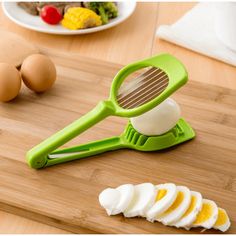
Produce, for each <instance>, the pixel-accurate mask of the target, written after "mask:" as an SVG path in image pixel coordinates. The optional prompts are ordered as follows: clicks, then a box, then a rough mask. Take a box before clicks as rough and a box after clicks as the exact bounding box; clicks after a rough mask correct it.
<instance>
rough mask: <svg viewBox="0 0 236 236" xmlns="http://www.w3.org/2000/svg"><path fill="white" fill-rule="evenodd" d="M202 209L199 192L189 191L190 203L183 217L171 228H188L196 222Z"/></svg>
mask: <svg viewBox="0 0 236 236" xmlns="http://www.w3.org/2000/svg"><path fill="white" fill-rule="evenodd" d="M201 209H202V195H201V193H199V192H195V191H191V202H190V205H189V207H188V209H187V210H186V212H185V213H184V215H183V216H182V217H181V218H180V219H179V220H178V221H176V222H174V223H172V225H173V226H175V227H177V228H180V227H183V228H189V227H190V226H191V225H192V223H193V222H194V221H195V220H196V218H197V215H198V213H199V212H200V211H201Z"/></svg>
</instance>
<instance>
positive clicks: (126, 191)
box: [113, 184, 134, 215]
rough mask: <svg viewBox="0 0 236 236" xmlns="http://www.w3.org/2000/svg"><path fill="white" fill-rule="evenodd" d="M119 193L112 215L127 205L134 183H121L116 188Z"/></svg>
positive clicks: (121, 210)
mask: <svg viewBox="0 0 236 236" xmlns="http://www.w3.org/2000/svg"><path fill="white" fill-rule="evenodd" d="M116 190H118V191H119V193H120V199H119V201H118V204H117V205H116V206H115V209H114V211H113V215H116V214H120V213H123V212H124V211H125V209H126V208H127V207H128V206H129V204H130V202H131V201H132V199H133V196H134V185H133V184H123V185H121V186H119V187H118V188H116Z"/></svg>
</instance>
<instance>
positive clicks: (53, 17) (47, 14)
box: [40, 5, 62, 25]
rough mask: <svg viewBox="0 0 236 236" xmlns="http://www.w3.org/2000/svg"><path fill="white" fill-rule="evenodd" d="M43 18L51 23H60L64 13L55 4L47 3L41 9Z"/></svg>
mask: <svg viewBox="0 0 236 236" xmlns="http://www.w3.org/2000/svg"><path fill="white" fill-rule="evenodd" d="M40 16H41V18H42V20H43V21H44V22H46V23H48V24H50V25H56V24H58V23H59V22H60V21H61V19H62V14H61V13H60V11H59V10H58V9H57V8H56V7H54V6H53V5H46V6H44V7H43V8H42V10H41V11H40Z"/></svg>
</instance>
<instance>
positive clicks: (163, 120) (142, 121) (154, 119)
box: [130, 98, 181, 136]
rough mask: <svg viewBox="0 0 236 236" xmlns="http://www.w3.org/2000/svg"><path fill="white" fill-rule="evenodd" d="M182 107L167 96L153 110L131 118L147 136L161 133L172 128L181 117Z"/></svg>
mask: <svg viewBox="0 0 236 236" xmlns="http://www.w3.org/2000/svg"><path fill="white" fill-rule="evenodd" d="M180 114H181V112H180V107H179V105H178V104H177V103H176V102H175V100H173V99H171V98H167V99H166V100H165V101H163V102H162V103H161V104H159V105H158V106H156V107H155V108H153V109H152V110H150V111H148V112H146V113H144V114H142V115H140V116H137V117H133V118H131V119H130V121H131V124H132V125H133V127H134V128H135V129H136V130H137V131H138V132H139V133H141V134H144V135H147V136H153V135H161V134H164V133H166V132H167V131H169V130H171V129H172V128H173V127H174V126H175V125H176V123H177V122H178V120H179V119H180Z"/></svg>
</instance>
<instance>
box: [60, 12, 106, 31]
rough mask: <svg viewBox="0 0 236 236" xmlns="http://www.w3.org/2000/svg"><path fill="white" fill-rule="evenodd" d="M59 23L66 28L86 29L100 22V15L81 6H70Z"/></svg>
mask: <svg viewBox="0 0 236 236" xmlns="http://www.w3.org/2000/svg"><path fill="white" fill-rule="evenodd" d="M61 24H62V25H63V26H64V27H65V28H68V29H71V30H76V29H86V28H90V27H95V26H99V25H101V24H102V21H101V17H100V16H99V15H97V14H96V13H95V12H94V11H92V10H90V9H87V8H83V7H71V8H69V9H68V10H67V12H66V13H65V15H64V18H63V20H62V22H61Z"/></svg>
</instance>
